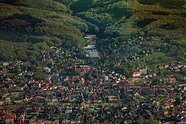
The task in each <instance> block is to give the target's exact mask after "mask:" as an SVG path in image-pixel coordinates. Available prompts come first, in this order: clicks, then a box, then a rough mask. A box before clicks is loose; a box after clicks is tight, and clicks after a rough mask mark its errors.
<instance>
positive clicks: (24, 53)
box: [0, 0, 88, 61]
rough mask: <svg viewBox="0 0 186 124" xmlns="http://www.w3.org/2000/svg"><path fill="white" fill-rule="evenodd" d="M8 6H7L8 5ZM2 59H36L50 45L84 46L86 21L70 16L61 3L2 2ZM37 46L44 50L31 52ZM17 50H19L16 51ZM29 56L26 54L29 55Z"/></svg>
mask: <svg viewBox="0 0 186 124" xmlns="http://www.w3.org/2000/svg"><path fill="white" fill-rule="evenodd" d="M7 3H8V4H7ZM0 8H1V9H0V12H1V15H0V39H1V42H0V43H1V48H2V49H1V53H2V54H1V60H3V61H10V60H15V59H19V60H20V59H21V60H28V59H29V55H30V57H31V58H32V59H34V58H35V60H37V58H38V55H39V54H40V53H41V52H42V51H46V50H50V47H51V46H53V45H54V46H56V45H57V46H61V45H65V44H70V46H74V49H75V48H82V47H83V45H84V39H83V33H82V32H81V31H83V32H86V31H87V30H88V26H87V24H86V23H85V21H83V20H81V19H79V18H77V17H73V16H71V15H70V13H69V12H70V9H69V8H68V7H66V6H65V5H64V4H62V3H60V2H57V1H53V0H45V1H34V0H26V1H21V0H20V1H3V3H0ZM38 43H41V44H43V43H46V45H47V47H43V49H40V47H38V50H35V51H33V50H30V49H32V46H37V45H36V44H38ZM17 46H20V47H19V48H22V49H20V50H19V48H17ZM28 54H29V55H28ZM34 55H36V56H35V57H32V56H34Z"/></svg>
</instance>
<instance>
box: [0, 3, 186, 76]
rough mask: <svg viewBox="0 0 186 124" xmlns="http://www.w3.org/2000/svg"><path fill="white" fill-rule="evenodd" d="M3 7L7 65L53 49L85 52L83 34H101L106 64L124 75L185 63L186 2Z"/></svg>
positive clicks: (0, 23) (0, 32)
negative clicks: (57, 47) (59, 47)
mask: <svg viewBox="0 0 186 124" xmlns="http://www.w3.org/2000/svg"><path fill="white" fill-rule="evenodd" d="M0 8H1V9H0V12H1V15H0V39H1V45H0V47H1V49H0V50H1V53H2V54H1V56H0V57H1V60H4V61H8V60H14V59H22V60H27V59H28V58H29V57H30V59H35V60H36V58H37V56H38V53H39V51H40V52H41V51H42V50H48V51H50V46H53V45H55V46H63V47H64V48H65V49H69V47H72V48H74V50H75V49H76V48H78V49H82V48H83V45H85V44H86V43H85V41H84V39H83V35H84V34H85V33H93V34H97V35H98V37H99V40H98V42H97V46H98V48H99V51H100V53H101V55H102V58H103V61H101V62H102V63H103V65H104V66H110V67H113V69H116V70H120V71H122V72H124V73H127V72H128V71H132V70H135V69H136V68H140V67H144V66H153V65H157V64H160V63H167V62H170V61H185V59H186V57H185V56H186V50H185V46H186V27H185V26H186V4H185V0H169V1H166V2H165V1H164V0H42V1H35V0H26V1H23V0H1V3H0ZM19 47H21V48H22V49H19ZM108 55H109V56H108ZM154 56H155V57H154ZM125 66H126V67H128V69H126V68H125V70H123V68H124V67H125Z"/></svg>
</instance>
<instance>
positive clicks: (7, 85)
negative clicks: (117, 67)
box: [0, 35, 186, 124]
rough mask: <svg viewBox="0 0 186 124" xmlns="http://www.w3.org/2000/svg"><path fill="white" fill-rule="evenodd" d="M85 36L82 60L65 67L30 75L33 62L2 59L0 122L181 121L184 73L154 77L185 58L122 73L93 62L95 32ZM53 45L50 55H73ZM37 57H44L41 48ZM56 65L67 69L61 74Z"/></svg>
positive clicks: (180, 66) (185, 117)
mask: <svg viewBox="0 0 186 124" xmlns="http://www.w3.org/2000/svg"><path fill="white" fill-rule="evenodd" d="M84 38H85V39H86V40H87V43H88V44H87V46H86V47H84V51H85V52H86V58H85V61H79V62H75V63H73V62H72V63H73V64H71V66H67V67H65V69H64V70H61V68H58V69H52V67H47V66H46V67H45V68H43V69H42V70H43V71H44V72H42V71H41V72H40V73H44V75H39V73H37V74H36V75H35V77H37V78H34V76H33V75H34V73H33V72H32V71H31V70H32V69H31V68H34V67H33V66H34V65H33V64H32V63H30V62H23V61H16V62H2V63H1V66H0V68H1V71H0V77H1V80H0V89H1V90H0V122H1V123H2V124H4V123H5V124H10V123H11V124H14V123H15V124H24V123H26V124H27V123H29V124H59V123H61V124H69V123H70V124H78V123H79V124H80V123H118V124H123V123H132V122H134V120H139V121H146V122H147V123H149V124H154V123H165V122H173V123H179V124H183V123H185V122H186V109H185V108H186V76H185V77H183V78H181V79H178V78H177V77H175V76H168V77H167V76H161V78H157V73H159V72H161V71H162V70H164V71H165V70H171V71H174V72H175V73H176V72H180V71H182V70H186V63H181V62H175V63H169V64H162V65H158V66H157V69H158V70H157V72H153V71H152V70H151V69H149V68H148V67H145V68H141V69H136V71H134V72H130V76H126V75H124V74H121V73H117V72H115V71H113V70H111V69H109V68H103V67H101V66H95V64H94V63H96V62H97V61H99V60H100V58H101V56H100V54H99V52H98V50H97V47H96V39H97V37H96V35H86V36H85V37H84ZM140 39H142V38H140ZM52 49H53V50H54V52H53V53H52V55H53V56H52V57H51V60H52V59H53V60H55V59H56V58H57V57H58V56H61V55H66V56H69V57H72V56H73V55H71V54H68V53H66V52H65V51H62V49H61V48H57V47H52ZM75 54H76V53H74V55H75ZM135 58H136V57H135ZM41 59H42V60H43V61H45V59H46V55H45V52H43V53H42V54H41ZM77 59H78V58H77ZM132 59H134V57H133V58H132ZM63 61H67V60H65V59H64V60H63ZM53 65H55V63H54V64H53ZM35 68H36V69H38V70H39V69H40V68H37V67H35ZM60 70H61V71H65V72H66V74H65V75H64V74H63V75H61V74H60ZM42 78H43V79H42Z"/></svg>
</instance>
